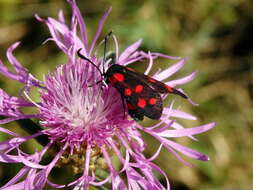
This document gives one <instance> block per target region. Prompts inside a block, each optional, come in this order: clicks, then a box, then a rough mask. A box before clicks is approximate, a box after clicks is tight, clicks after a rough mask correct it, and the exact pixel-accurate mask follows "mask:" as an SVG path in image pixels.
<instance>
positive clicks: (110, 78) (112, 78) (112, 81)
mask: <svg viewBox="0 0 253 190" xmlns="http://www.w3.org/2000/svg"><path fill="white" fill-rule="evenodd" d="M109 81H110V83H111V84H114V83H115V82H117V81H116V79H115V78H114V77H109Z"/></svg>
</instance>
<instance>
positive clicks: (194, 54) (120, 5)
mask: <svg viewBox="0 0 253 190" xmlns="http://www.w3.org/2000/svg"><path fill="white" fill-rule="evenodd" d="M77 2H78V4H79V8H80V9H81V11H82V13H83V15H84V16H85V19H86V24H87V26H88V33H89V36H91V34H93V33H94V32H95V29H96V26H97V23H98V19H99V17H100V16H101V15H102V14H103V12H104V10H105V9H106V8H108V7H109V6H110V5H112V7H113V11H112V12H111V14H110V16H109V17H108V19H107V22H106V25H105V28H104V30H103V34H106V33H107V32H108V31H110V30H113V31H114V33H115V35H116V36H117V37H118V40H119V43H120V49H121V50H123V49H124V48H125V47H127V46H128V45H129V44H131V43H133V42H135V41H136V40H138V39H139V38H143V44H142V47H141V48H142V49H143V50H150V51H153V52H163V53H166V54H168V55H174V56H181V57H187V58H188V64H187V65H186V66H185V67H184V68H183V69H182V70H180V72H179V73H178V74H177V75H176V76H174V78H175V77H180V76H185V75H187V74H189V73H190V72H192V71H198V75H197V77H196V79H195V80H194V81H193V82H191V83H189V84H186V85H184V86H183V87H182V88H184V90H185V91H186V92H187V93H188V94H189V95H190V97H191V98H192V99H193V100H194V101H196V102H197V103H199V104H200V106H198V107H193V106H192V105H189V104H188V103H185V102H182V103H181V102H179V103H177V105H178V106H180V109H182V110H184V111H187V112H190V113H192V114H194V115H196V116H197V117H198V118H199V120H198V121H194V122H185V124H186V126H188V127H192V126H196V125H200V124H204V123H208V122H212V121H216V122H217V123H218V124H217V127H216V128H214V129H212V130H211V131H209V132H207V133H204V134H201V135H198V136H197V138H198V139H199V142H192V141H191V140H189V139H182V140H180V142H181V143H182V144H183V145H185V146H188V147H191V148H194V149H197V150H199V151H202V152H204V153H206V154H207V155H209V156H210V159H211V160H210V161H209V162H207V163H202V162H199V161H194V160H191V159H187V158H186V159H187V160H188V161H189V162H191V163H193V164H194V165H195V167H194V168H189V167H187V166H185V165H183V164H182V163H180V162H179V161H177V160H176V159H175V158H174V157H173V156H172V155H171V154H170V153H168V152H167V151H165V150H163V151H162V153H161V156H160V157H159V158H158V159H156V163H157V164H158V165H160V166H161V167H162V168H163V169H164V170H165V171H166V172H167V173H168V175H169V178H170V182H171V185H172V189H174V190H251V189H253V162H252V158H253V128H252V126H253V108H252V97H253V91H252V90H253V73H252V72H253V70H252V69H253V1H251V0H226V1H220V0H192V1H186V0H166V1H165V0H146V1H144V0H121V1H118V0H111V1H109V0H93V1H81V0H79V1H78V0H77ZM60 9H61V10H63V11H64V13H65V16H66V18H68V19H70V18H71V9H70V7H69V6H68V4H67V3H66V2H65V1H64V0H1V1H0V58H1V60H3V61H4V63H7V61H6V55H5V52H6V50H7V48H8V47H9V46H10V45H11V44H12V43H14V42H16V41H21V42H22V46H20V47H19V48H18V49H17V50H16V51H15V55H16V56H17V58H18V60H19V61H20V62H21V63H22V64H23V65H24V66H25V67H26V68H28V69H29V70H30V72H31V73H33V74H34V75H35V76H36V77H38V78H39V79H42V77H43V75H44V74H47V73H48V72H49V71H53V70H54V68H55V66H56V65H60V64H64V63H65V61H66V57H65V56H64V55H63V53H62V52H60V51H59V50H58V49H57V48H56V46H55V44H54V43H52V42H49V43H47V44H45V45H41V44H42V42H43V41H44V40H45V39H47V38H48V37H49V32H48V30H47V27H46V26H45V25H43V24H41V23H39V22H38V21H37V20H36V19H35V18H34V14H35V13H37V14H39V15H40V16H41V17H48V16H50V17H57V14H58V11H59V10H60ZM163 61H164V60H161V64H160V66H161V67H162V68H166V67H168V66H169V65H170V64H168V63H167V64H163ZM135 66H136V67H138V65H137V64H135ZM141 69H143V68H140V70H141ZM154 71H155V70H154ZM0 87H1V88H3V89H5V90H6V91H7V92H8V93H10V94H12V95H17V94H18V93H19V92H20V90H21V87H20V85H19V83H17V82H13V81H11V80H9V79H6V78H4V77H3V76H0ZM177 100H179V99H177ZM168 102H169V100H168ZM177 102H178V101H177ZM147 122H150V121H147ZM182 122H183V121H182ZM6 127H7V128H8V129H11V130H14V131H18V132H19V134H22V135H26V133H25V132H24V131H22V130H21V129H20V128H19V127H18V126H16V124H15V123H11V124H8V125H6ZM4 139H6V137H5V136H4V135H3V134H0V141H3V140H4ZM147 141H148V142H149V144H152V146H151V145H150V146H148V148H149V149H148V151H147V152H146V154H147V155H151V153H153V152H154V151H155V149H156V148H157V144H155V141H154V140H153V139H149V137H147ZM153 144H154V145H153ZM30 146H39V145H38V144H36V143H35V142H31V143H30V144H28V145H26V148H27V149H29V147H30ZM19 168H21V165H16V166H13V165H8V164H2V163H0V186H2V185H3V184H4V183H6V182H7V181H8V180H9V179H10V178H11V177H12V176H14V175H15V173H16V172H17V171H18V169H19ZM54 177H55V178H58V179H59V178H60V177H62V174H59V175H54ZM161 180H162V179H161ZM48 189H50V188H48Z"/></svg>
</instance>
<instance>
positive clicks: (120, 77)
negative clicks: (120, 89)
mask: <svg viewBox="0 0 253 190" xmlns="http://www.w3.org/2000/svg"><path fill="white" fill-rule="evenodd" d="M113 78H114V79H115V80H116V81H118V82H122V81H124V78H125V77H124V75H123V74H121V73H114V74H113Z"/></svg>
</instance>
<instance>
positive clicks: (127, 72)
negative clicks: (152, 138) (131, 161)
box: [77, 49, 188, 121]
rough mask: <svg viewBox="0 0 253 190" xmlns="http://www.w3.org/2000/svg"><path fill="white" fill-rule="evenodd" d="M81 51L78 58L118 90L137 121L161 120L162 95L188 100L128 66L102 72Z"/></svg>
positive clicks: (176, 91) (124, 104) (114, 66)
mask: <svg viewBox="0 0 253 190" xmlns="http://www.w3.org/2000/svg"><path fill="white" fill-rule="evenodd" d="M80 51H81V49H79V50H78V52H77V54H78V56H79V57H80V58H82V59H84V60H86V61H88V62H90V63H91V64H92V65H94V66H95V67H96V68H97V69H98V70H99V72H100V74H101V75H102V78H103V80H104V81H105V82H106V83H107V84H109V85H112V86H113V87H114V88H116V89H117V91H118V92H119V93H120V95H121V97H122V100H123V101H122V102H123V107H124V109H125V106H126V108H127V110H128V113H129V115H130V116H131V117H132V118H133V119H134V120H136V121H138V120H143V119H144V116H146V117H148V118H150V119H154V120H158V119H160V117H161V115H162V112H163V101H162V98H161V94H168V93H170V94H176V95H179V96H181V97H183V98H185V99H188V97H187V96H186V95H185V94H184V93H182V92H180V91H179V90H177V89H175V88H173V87H171V86H168V85H166V84H164V83H163V82H160V81H158V80H156V79H154V78H152V77H149V76H148V75H145V74H142V73H139V72H137V71H135V70H133V69H132V68H129V67H126V66H122V65H119V64H116V63H113V64H111V65H110V66H109V68H108V69H107V70H106V71H105V72H101V71H100V69H99V68H98V66H97V65H95V63H93V62H92V61H91V60H89V59H88V58H86V57H85V56H83V55H82V54H81V53H80ZM103 80H102V81H103ZM99 82H101V81H99Z"/></svg>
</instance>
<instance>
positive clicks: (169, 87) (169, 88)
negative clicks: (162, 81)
mask: <svg viewBox="0 0 253 190" xmlns="http://www.w3.org/2000/svg"><path fill="white" fill-rule="evenodd" d="M165 86H166V88H167V90H168V91H169V92H170V93H172V92H173V88H172V87H171V86H168V85H165Z"/></svg>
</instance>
